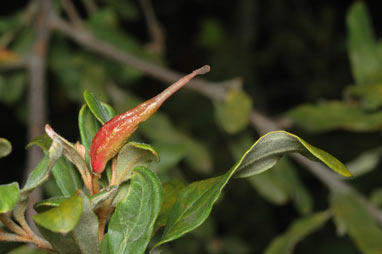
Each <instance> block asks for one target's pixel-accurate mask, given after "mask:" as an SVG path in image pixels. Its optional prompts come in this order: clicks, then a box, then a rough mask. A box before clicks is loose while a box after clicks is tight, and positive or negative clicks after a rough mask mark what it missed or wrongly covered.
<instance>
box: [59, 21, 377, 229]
mask: <svg viewBox="0 0 382 254" xmlns="http://www.w3.org/2000/svg"><path fill="white" fill-rule="evenodd" d="M52 27H53V28H54V29H56V30H57V31H59V32H61V33H63V34H65V35H66V36H68V37H69V38H71V39H73V40H74V41H76V42H77V43H79V44H80V45H82V46H84V47H86V48H88V49H91V50H93V51H95V52H96V53H99V54H101V55H103V56H106V57H109V58H111V59H113V60H115V61H117V62H119V63H122V64H127V65H131V66H133V67H135V68H136V69H138V70H140V71H142V72H144V73H146V74H147V75H149V76H151V77H154V78H157V79H159V80H161V81H164V82H170V83H172V82H174V81H176V80H178V79H179V78H180V77H181V76H182V75H181V74H179V73H177V72H174V71H171V70H169V69H166V68H164V67H161V66H158V65H155V64H152V63H148V62H146V61H144V60H141V59H139V58H137V57H135V56H133V55H130V54H128V53H126V52H124V51H122V50H119V49H118V48H115V47H114V46H112V45H110V44H108V43H105V42H103V41H100V40H97V39H96V38H94V37H93V36H92V35H91V34H90V33H89V32H87V33H86V34H84V32H83V30H82V29H80V28H78V27H73V26H70V25H69V24H68V23H67V22H65V21H64V20H62V19H60V18H59V17H55V18H54V20H52ZM218 84H221V82H220V83H216V82H210V81H206V80H203V79H195V80H192V81H191V82H190V83H189V85H188V86H187V88H189V89H192V90H194V91H197V92H199V93H200V94H202V95H204V96H206V97H208V98H211V99H213V100H222V99H224V98H225V96H226V93H227V91H226V89H225V88H224V86H218ZM251 125H252V127H254V128H255V129H256V130H257V131H258V132H259V133H261V134H263V133H265V132H268V131H271V130H278V129H280V128H279V126H278V124H277V122H275V121H273V120H272V119H270V118H269V117H267V116H265V115H264V114H262V113H260V112H258V111H256V110H255V109H253V110H252V113H251ZM293 157H294V158H295V159H296V161H297V162H298V163H301V164H303V165H304V166H305V167H306V168H307V169H308V170H309V171H310V172H311V173H312V174H314V175H315V176H316V177H317V178H318V179H320V180H321V181H322V182H323V183H324V184H326V185H327V186H328V187H329V188H337V187H336V186H341V187H338V188H340V190H345V189H347V190H351V191H354V192H356V190H355V189H354V188H352V187H351V186H350V185H348V184H347V183H345V182H344V181H342V180H341V179H340V178H339V177H333V174H332V172H330V171H329V170H328V169H327V168H326V167H325V166H322V165H320V164H314V163H313V162H310V161H307V160H306V159H304V160H302V159H298V158H299V157H296V156H293ZM329 179H330V180H329ZM338 188H337V189H338ZM363 200H364V202H366V203H367V204H368V205H367V207H368V208H369V210H370V212H371V214H372V215H373V216H374V217H375V219H376V220H377V221H379V222H380V223H382V211H380V210H378V209H377V208H376V207H375V206H374V205H373V204H371V203H370V202H368V201H367V200H366V199H365V198H363Z"/></svg>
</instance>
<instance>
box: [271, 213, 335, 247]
mask: <svg viewBox="0 0 382 254" xmlns="http://www.w3.org/2000/svg"><path fill="white" fill-rule="evenodd" d="M329 218H330V213H329V212H327V211H325V212H319V213H315V214H312V215H309V216H307V217H304V218H301V219H298V220H296V221H295V222H293V224H292V225H291V226H290V228H289V229H288V231H286V232H285V233H284V234H282V235H280V236H278V237H276V238H275V239H274V240H273V241H272V242H271V244H270V245H269V246H268V247H267V249H266V250H265V251H264V253H266V254H292V253H293V249H294V247H295V246H296V244H297V243H298V242H300V241H301V240H302V239H303V238H305V237H306V236H307V235H309V234H311V233H313V232H314V231H316V230H318V229H319V228H320V227H321V226H322V225H323V224H324V223H325V222H326V221H327V220H328V219H329Z"/></svg>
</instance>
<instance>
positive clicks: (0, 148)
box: [0, 138, 12, 158]
mask: <svg viewBox="0 0 382 254" xmlns="http://www.w3.org/2000/svg"><path fill="white" fill-rule="evenodd" d="M11 151H12V145H11V142H9V141H8V140H6V139H5V138H0V158H2V157H5V156H7V155H8V154H10V153H11Z"/></svg>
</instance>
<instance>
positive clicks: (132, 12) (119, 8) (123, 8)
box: [103, 0, 139, 24]
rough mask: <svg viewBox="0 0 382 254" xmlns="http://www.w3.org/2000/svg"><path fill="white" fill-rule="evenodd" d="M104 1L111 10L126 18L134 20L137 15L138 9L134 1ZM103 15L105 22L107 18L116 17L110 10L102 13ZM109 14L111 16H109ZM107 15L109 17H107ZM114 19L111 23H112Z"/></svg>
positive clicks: (112, 18)
mask: <svg viewBox="0 0 382 254" xmlns="http://www.w3.org/2000/svg"><path fill="white" fill-rule="evenodd" d="M104 2H107V3H108V5H109V6H110V7H111V8H113V10H114V11H115V12H116V13H118V14H119V15H121V16H122V17H123V18H126V19H128V20H136V19H137V18H138V17H139V10H138V8H137V6H136V3H135V2H133V1H125V0H104ZM103 15H104V16H105V18H104V20H106V21H105V22H107V20H114V19H116V17H114V15H113V13H112V12H110V11H109V12H104V14H103ZM110 16H111V17H110ZM108 17H109V18H108ZM114 23H115V21H114V22H113V23H112V24H114Z"/></svg>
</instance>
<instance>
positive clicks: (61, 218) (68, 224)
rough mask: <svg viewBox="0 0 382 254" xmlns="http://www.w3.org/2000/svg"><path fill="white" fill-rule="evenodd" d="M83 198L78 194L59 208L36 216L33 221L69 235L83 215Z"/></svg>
mask: <svg viewBox="0 0 382 254" xmlns="http://www.w3.org/2000/svg"><path fill="white" fill-rule="evenodd" d="M82 202H83V201H82V198H81V197H80V196H78V195H77V194H75V195H73V196H72V197H71V198H68V199H66V200H64V201H63V202H62V203H61V204H60V205H59V206H57V207H55V208H52V209H50V210H48V211H46V212H43V213H40V214H36V215H34V216H33V220H34V221H35V222H36V223H37V224H38V225H40V226H42V227H44V228H46V229H49V230H50V231H53V232H57V233H63V234H65V233H68V232H70V231H71V230H73V228H74V227H75V226H76V225H77V223H78V221H79V219H80V217H81V214H82Z"/></svg>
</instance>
